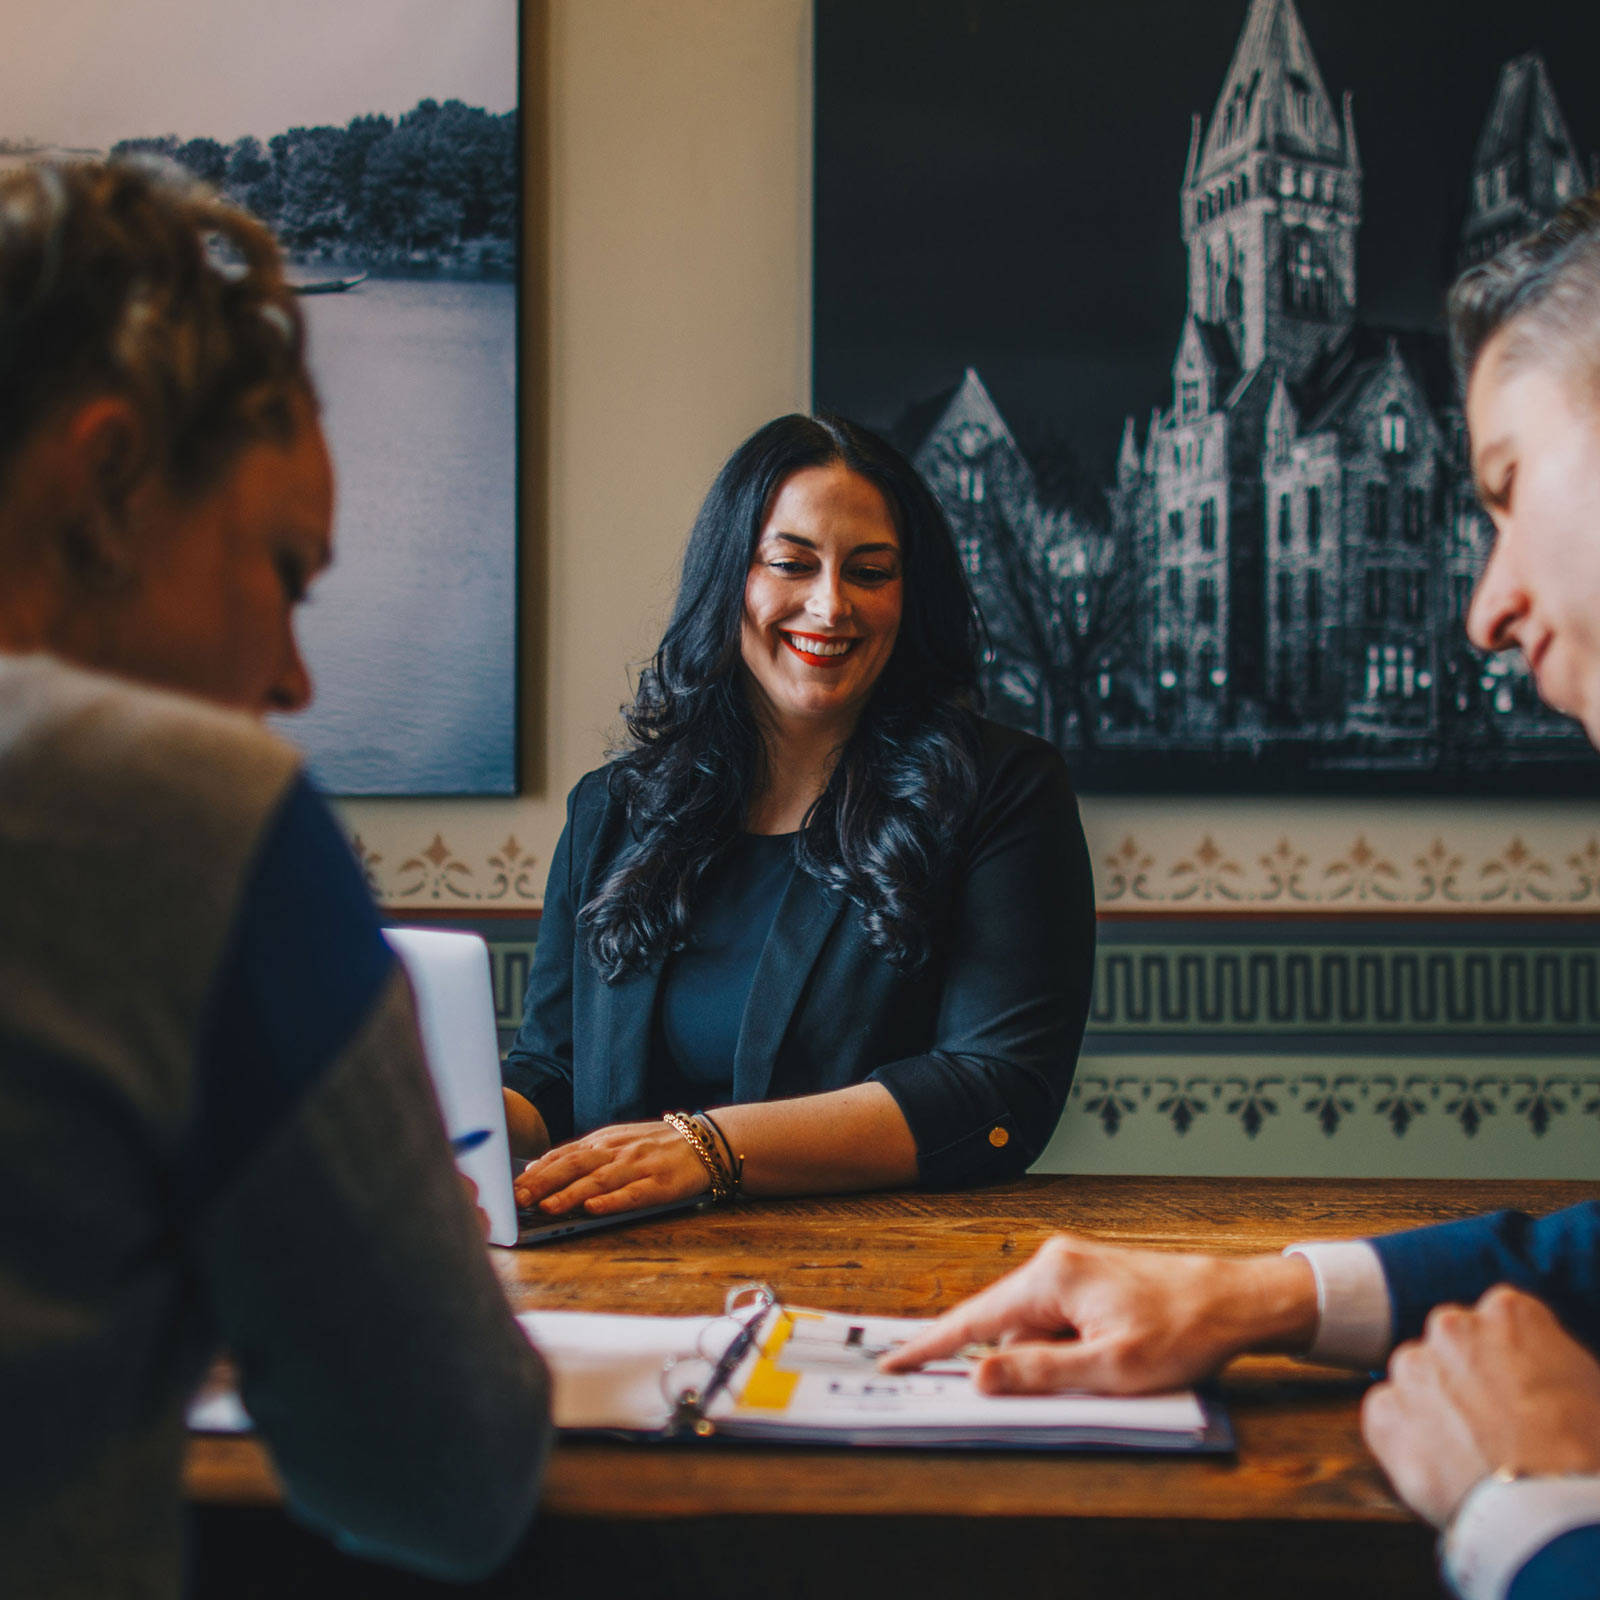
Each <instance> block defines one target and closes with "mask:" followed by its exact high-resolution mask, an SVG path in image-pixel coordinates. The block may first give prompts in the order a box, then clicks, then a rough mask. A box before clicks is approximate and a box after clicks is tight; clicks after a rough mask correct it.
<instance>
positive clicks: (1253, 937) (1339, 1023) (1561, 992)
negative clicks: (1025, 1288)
mask: <svg viewBox="0 0 1600 1600" xmlns="http://www.w3.org/2000/svg"><path fill="white" fill-rule="evenodd" d="M390 920H392V921H396V922H399V921H404V920H406V917H405V915H404V914H403V913H396V914H392V915H391V918H390ZM427 920H430V921H434V922H438V921H440V920H448V922H449V924H450V926H452V927H467V928H472V929H474V930H476V931H477V932H479V933H481V934H482V935H483V936H484V937H485V938H486V939H487V940H488V943H489V948H490V956H491V968H492V972H493V977H494V991H495V1005H496V1010H497V1013H498V1023H499V1027H500V1030H501V1042H502V1045H505V1044H508V1043H509V1042H510V1039H511V1036H512V1034H513V1033H514V1032H515V1030H516V1027H517V1024H518V1023H519V1022H520V1020H521V1012H522V994H523V990H524V989H525V987H526V985H527V980H528V970H529V965H530V963H531V961H532V959H533V951H534V947H535V945H536V943H537V941H538V920H537V918H536V917H533V916H527V915H517V914H506V913H503V912H491V913H489V914H478V915H472V914H470V913H468V914H463V913H459V912H458V913H456V914H453V915H450V916H449V917H448V919H444V918H441V917H440V916H439V915H438V913H437V912H435V913H433V915H432V916H431V917H428V919H427ZM1035 1170H1036V1171H1041V1172H1073V1171H1075V1172H1100V1173H1141V1174H1155V1175H1161V1174H1173V1175H1178V1174H1184V1175H1198V1174H1214V1175H1223V1176H1229V1175H1236V1176H1239V1177H1272V1176H1279V1177H1281V1176H1303V1177H1455V1178H1461V1177H1506V1178H1575V1179H1593V1180H1596V1181H1600V919H1593V918H1589V917H1584V918H1578V917H1573V916H1566V917H1559V918H1542V919H1539V918H1522V917H1517V918H1511V917H1505V918H1490V917H1482V916H1480V917H1459V916H1457V917H1449V916H1445V917H1439V918H1428V919H1421V918H1406V919H1396V918H1392V917H1391V918H1384V917H1381V916H1380V917H1374V918H1371V919H1355V918H1329V917H1322V918H1316V919H1311V918H1297V919H1294V920H1293V921H1289V920H1287V919H1284V920H1279V919H1276V918H1273V919H1262V918H1254V917H1252V918H1248V919H1228V920H1223V919H1219V918H1215V917H1211V918H1206V917H1192V918H1183V919H1179V918H1173V917H1147V918H1129V919H1126V920H1115V921H1105V922H1102V924H1101V927H1100V934H1099V947H1098V950H1097V954H1096V977H1095V991H1094V1003H1093V1009H1092V1012H1091V1016H1090V1023H1089V1030H1088V1033H1087V1036H1086V1037H1085V1040H1084V1049H1083V1054H1082V1057H1081V1059H1080V1061H1079V1065H1078V1072H1077V1077H1076V1080H1075V1082H1074V1084H1073V1089H1072V1093H1071V1096H1070V1097H1069V1099H1068V1102H1067V1109H1066V1112H1065V1114H1064V1115H1063V1117H1062V1120H1061V1125H1060V1127H1059V1128H1058V1129H1057V1131H1056V1135H1055V1138H1054V1139H1053V1140H1052V1141H1051V1143H1050V1146H1049V1148H1048V1149H1047V1150H1046V1151H1045V1152H1044V1154H1043V1156H1042V1157H1041V1158H1040V1160H1039V1162H1038V1163H1037V1164H1036V1166H1035Z"/></svg>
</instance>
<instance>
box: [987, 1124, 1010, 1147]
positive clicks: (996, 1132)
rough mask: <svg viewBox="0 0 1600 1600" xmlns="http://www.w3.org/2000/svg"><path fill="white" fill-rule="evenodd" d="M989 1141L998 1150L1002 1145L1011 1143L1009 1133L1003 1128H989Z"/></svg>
mask: <svg viewBox="0 0 1600 1600" xmlns="http://www.w3.org/2000/svg"><path fill="white" fill-rule="evenodd" d="M989 1143H990V1144H992V1145H993V1146H994V1147H995V1149H996V1150H998V1149H999V1148H1000V1147H1001V1146H1002V1145H1007V1144H1010V1143H1011V1135H1010V1134H1009V1133H1007V1132H1006V1130H1005V1129H1004V1128H991V1129H990V1130H989Z"/></svg>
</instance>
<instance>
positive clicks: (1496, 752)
mask: <svg viewBox="0 0 1600 1600" xmlns="http://www.w3.org/2000/svg"><path fill="white" fill-rule="evenodd" d="M1464 165H1465V164H1464ZM1465 176H1466V173H1465V170H1464V171H1463V177H1465ZM1583 177H1584V171H1583V164H1582V162H1581V161H1580V159H1579V157H1578V155H1577V152H1576V150H1575V149H1574V147H1573V145H1572V141H1571V138H1570V136H1569V135H1568V133H1567V131H1566V125H1565V122H1564V120H1563V118H1562V115H1561V111H1560V108H1559V106H1558V105H1557V103H1556V100H1555V96H1554V92H1553V90H1552V89H1551V86H1550V82H1549V77H1548V74H1547V73H1546V71H1545V68H1544V65H1543V63H1542V62H1541V61H1540V60H1539V58H1538V57H1537V56H1531V55H1530V56H1524V57H1521V58H1519V59H1518V60H1515V61H1512V62H1510V63H1508V64H1507V65H1506V66H1505V68H1504V69H1503V72H1502V74H1501V78H1500V83H1499V87H1498V90H1497V93H1496V96H1495V100H1494V104H1493V106H1492V108H1491V111H1490V113H1489V117H1488V120H1487V122H1486V123H1485V126H1484V131H1483V134H1482V137H1481V138H1480V140H1479V145H1478V150H1477V159H1476V164H1475V166H1474V168H1473V170H1472V172H1471V180H1470V190H1471V201H1470V209H1469V214H1468V220H1467V223H1466V226H1465V231H1464V236H1463V240H1462V245H1461V256H1462V259H1463V261H1470V260H1473V259H1480V258H1481V257H1482V256H1483V255H1484V254H1485V253H1486V252H1488V251H1491V250H1493V249H1495V248H1498V247H1499V245H1500V244H1503V243H1504V242H1506V241H1507V240H1508V239H1509V238H1512V237H1516V236H1520V235H1521V234H1522V233H1524V232H1526V231H1528V229H1530V228H1532V227H1536V226H1538V225H1539V224H1540V223H1541V222H1543V221H1545V220H1546V219H1547V218H1548V217H1549V216H1551V215H1553V214H1554V212H1555V210H1556V209H1558V208H1559V206H1560V205H1561V204H1562V203H1563V202H1564V201H1565V200H1566V199H1567V198H1570V196H1571V195H1572V194H1574V193H1576V192H1578V191H1579V190H1580V189H1581V188H1582V187H1583ZM1179 203H1180V229H1181V234H1182V238H1183V242H1184V245H1185V248H1186V252H1187V307H1186V311H1185V315H1184V319H1183V323H1182V326H1181V329H1180V331H1179V336H1178V341H1177V350H1176V354H1175V357H1174V361H1173V366H1172V390H1171V394H1170V397H1169V398H1167V400H1166V403H1165V404H1164V405H1163V406H1161V407H1159V408H1158V409H1156V410H1155V411H1154V412H1153V413H1152V415H1151V418H1150V420H1149V422H1148V423H1147V424H1146V426H1145V429H1144V430H1143V434H1142V437H1141V431H1140V429H1139V426H1138V424H1137V422H1136V420H1135V419H1134V418H1131V417H1130V418H1128V419H1127V422H1126V424H1125V427H1124V431H1123V438H1122V448H1121V451H1120V454H1119V459H1118V466H1117V481H1116V484H1115V486H1114V488H1112V489H1110V490H1109V492H1108V493H1107V495H1106V504H1107V507H1108V510H1107V512H1106V514H1105V515H1104V516H1102V517H1100V518H1099V519H1098V520H1096V519H1094V518H1092V517H1085V516H1084V515H1083V514H1082V512H1081V510H1080V511H1079V512H1076V513H1075V512H1073V511H1069V510H1064V509H1060V508H1052V507H1050V506H1048V505H1046V504H1043V503H1041V501H1040V499H1039V496H1038V494H1037V492H1036V487H1035V485H1034V484H1033V482H1032V479H1031V476H1030V466H1029V463H1028V461H1027V459H1026V457H1025V455H1024V452H1023V451H1022V450H1021V449H1020V448H1019V446H1018V444H1017V441H1016V439H1015V438H1014V437H1013V436H1012V433H1011V431H1010V429H1009V428H1008V427H1007V425H1006V422H1005V420H1004V418H1003V417H1001V415H1000V413H999V411H998V410H997V408H996V407H995V405H994V402H993V400H992V399H991V398H990V396H989V394H988V392H987V390H986V389H985V388H984V386H983V383H982V380H981V378H980V377H979V375H978V374H977V373H976V372H975V371H973V370H971V369H969V370H968V371H967V373H966V375H965V378H964V379H963V381H962V383H961V384H959V385H958V386H957V388H956V389H955V390H953V391H951V392H949V393H947V394H946V395H944V396H940V397H939V398H938V399H937V400H936V401H935V402H932V403H930V405H929V406H925V407H922V408H917V409H916V410H914V411H912V412H909V413H907V416H906V418H905V419H904V420H903V422H902V424H901V428H900V430H899V431H900V434H901V436H902V438H903V439H905V440H906V441H907V442H908V443H910V444H911V445H912V446H913V447H914V448H915V449H916V461H917V464H918V466H919V468H921V470H923V472H924V473H925V474H926V475H927V477H928V478H929V481H930V482H931V483H932V485H933V487H934V489H935V492H936V493H938V494H939V495H940V497H941V499H942V500H943V502H944V504H945V505H946V506H947V508H948V509H949V510H950V512H951V516H952V520H953V522H954V524H955V527H956V532H957V537H958V539H959V540H960V543H961V548H962V553H963V559H964V562H965V564H966V567H967V571H968V573H969V576H970V577H971V579H972V582H973V586H974V590H975V592H976V594H977V597H978V600H979V604H980V606H981V608H982V609H983V611H984V615H985V618H986V620H987V621H988V623H989V627H990V635H991V646H990V653H989V662H988V688H989V690H990V698H991V704H992V705H993V706H994V708H995V711H996V714H999V715H1001V716H1004V717H1006V718H1007V719H1008V720H1012V721H1016V722H1019V723H1021V724H1022V725H1024V726H1029V727H1032V728H1034V729H1035V730H1036V731H1038V732H1040V733H1042V734H1043V735H1045V736H1046V737H1048V738H1051V739H1052V740H1053V741H1055V742H1057V743H1059V744H1061V745H1062V746H1063V747H1064V748H1067V749H1069V750H1073V751H1076V752H1078V753H1079V754H1080V756H1082V755H1084V754H1087V755H1088V756H1089V757H1090V758H1091V759H1090V760H1089V761H1087V762H1084V761H1082V760H1080V762H1079V767H1080V771H1081V772H1083V773H1084V775H1085V776H1087V777H1088V778H1089V779H1090V780H1091V783H1099V784H1100V785H1101V786H1107V785H1109V786H1115V784H1116V780H1117V779H1118V778H1119V777H1121V778H1126V779H1131V780H1132V781H1133V783H1134V784H1135V786H1138V787H1145V786H1147V783H1148V782H1150V781H1153V782H1156V783H1162V782H1171V781H1172V777H1173V774H1175V773H1179V774H1181V773H1182V772H1183V771H1184V770H1189V771H1190V772H1192V773H1194V774H1196V775H1201V774H1204V773H1208V772H1209V773H1212V774H1216V773H1231V774H1232V775H1233V777H1234V778H1235V779H1240V780H1242V785H1243V786H1244V787H1253V786H1255V785H1256V784H1257V783H1258V782H1259V783H1261V784H1263V785H1265V786H1270V787H1279V786H1285V785H1287V786H1290V787H1293V786H1296V785H1297V784H1298V783H1299V782H1301V781H1303V779H1304V777H1305V775H1306V774H1308V773H1313V772H1320V773H1335V772H1339V771H1344V772H1347V773H1351V774H1371V773H1374V772H1388V773H1392V774H1396V775H1398V776H1399V777H1400V779H1401V780H1402V781H1404V779H1405V778H1406V777H1407V776H1410V777H1413V778H1415V777H1418V776H1422V775H1428V774H1440V773H1450V772H1455V771H1460V770H1463V769H1467V768H1473V769H1478V770H1487V769H1492V768H1494V767H1496V766H1501V765H1503V764H1504V763H1505V761H1506V760H1507V759H1508V758H1510V759H1526V760H1532V761H1539V760H1542V759H1550V758H1556V759H1571V758H1572V757H1573V756H1576V755H1578V754H1580V753H1581V752H1582V751H1583V750H1584V746H1583V743H1582V738H1581V734H1580V733H1579V732H1578V731H1577V730H1576V729H1575V728H1574V727H1573V725H1571V724H1570V723H1567V722H1566V721H1565V720H1564V719H1561V718H1558V717H1556V716H1554V715H1553V714H1552V713H1550V712H1549V711H1548V710H1547V709H1546V708H1545V707H1544V706H1543V705H1542V704H1541V703H1540V702H1539V701H1538V698H1537V695H1536V694H1535V693H1534V690H1533V685H1532V681H1531V678H1530V677H1529V675H1528V674H1527V671H1526V668H1525V666H1524V665H1523V663H1522V662H1521V659H1520V657H1518V658H1509V659H1495V660H1493V661H1486V660H1485V659H1484V658H1483V657H1482V656H1481V655H1480V654H1479V653H1477V652H1476V651H1474V650H1472V649H1471V648H1470V646H1469V645H1468V644H1467V641H1466V638H1465V634H1464V619H1465V614H1466V609H1467V604H1468V602H1469V600H1470V597H1471V593H1472V588H1473V585H1474V582H1475V580H1476V575H1477V573H1478V572H1479V571H1480V570H1481V567H1482V563H1483V559H1484V557H1485V555H1486V553H1487V549H1488V544H1489V539H1490V535H1491V530H1490V527H1489V523H1488V520H1487V518H1486V517H1485V516H1484V514H1483V513H1482V512H1481V510H1480V509H1479V507H1478V504H1477V500H1476V496H1475V494H1474V491H1473V485H1472V478H1471V470H1470V462H1469V456H1468V447H1467V439H1466V430H1465V423H1464V418H1463V416H1462V412H1461V407H1460V404H1459V400H1458V398H1457V394H1456V388H1455V382H1454V377H1453V374H1452V373H1451V371H1450V366H1449V357H1448V351H1447V349H1446V347H1445V343H1444V341H1443V339H1442V338H1441V337H1440V336H1439V335H1437V334H1436V333H1429V332H1418V331H1416V330H1406V329H1390V328H1384V327H1379V326H1375V325H1373V324H1371V323H1369V322H1367V321H1364V320H1363V319H1362V318H1361V316H1360V303H1359V283H1358V280H1357V269H1356V241H1357V235H1358V233H1359V230H1360V228H1361V225H1362V152H1361V150H1360V148H1359V146H1358V144H1357V139H1356V129H1355V118H1354V115H1353V108H1352V104H1351V99H1350V96H1349V95H1348V94H1347V95H1346V96H1345V97H1344V98H1343V100H1342V101H1341V102H1338V103H1336V102H1335V101H1334V99H1333V98H1332V96H1330V94H1329V92H1328V90H1327V88H1326V86H1325V84H1324V82H1323V79H1322V75H1321V73H1320V71H1319V70H1318V67H1317V63H1316V60H1315V57H1314V56H1313V54H1312V51H1311V46H1310V42H1309V40H1308V38H1307V36H1306V33H1305V30H1304V27H1303V25H1302V23H1301V21H1300V17H1299V15H1298V13H1297V12H1296V10H1295V6H1294V3H1293V0H1252V3H1251V6H1250V10H1249V14H1248V16H1247V18H1246V21H1245V25H1244V30H1243V33H1242V34H1241V36H1240V39H1239V42H1238V45H1237V48H1236V50H1235V52H1234V56H1233V60H1232V63H1231V65H1230V67H1229V69H1228V72H1227V75H1226V77H1225V79H1224V81H1223V85H1222V89H1221V93H1220V94H1219V96H1218V99H1217V102H1216V106H1215V109H1214V111H1213V113H1212V116H1211V118H1210V122H1209V125H1207V124H1205V123H1204V122H1203V119H1202V118H1201V117H1200V116H1198V115H1197V116H1196V117H1195V118H1194V120H1193V124H1192V131H1191V137H1190V145H1189V152H1188V159H1187V163H1186V166H1185V170H1184V175H1183V181H1182V186H1181V191H1180V195H1179ZM1443 287H1444V286H1443V285H1441V294H1442V291H1443ZM918 441H920V443H919V442H918ZM1030 611H1031V612H1036V613H1042V615H1033V616H1030V615H1028V614H1027V613H1029V612H1030ZM1175 756H1176V757H1177V758H1178V761H1177V763H1176V765H1174V764H1173V758H1174V757H1175ZM1185 758H1187V759H1188V763H1189V765H1188V768H1187V769H1185V766H1184V760H1185ZM1178 781H1179V782H1180V783H1181V781H1182V779H1181V776H1180V777H1179V779H1178ZM1202 781H1203V780H1202Z"/></svg>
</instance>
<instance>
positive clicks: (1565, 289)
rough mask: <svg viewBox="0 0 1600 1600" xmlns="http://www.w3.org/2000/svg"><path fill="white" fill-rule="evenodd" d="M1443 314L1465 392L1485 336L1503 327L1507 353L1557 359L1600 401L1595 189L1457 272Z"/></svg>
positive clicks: (1599, 213) (1599, 220) (1599, 226)
mask: <svg viewBox="0 0 1600 1600" xmlns="http://www.w3.org/2000/svg"><path fill="white" fill-rule="evenodd" d="M1449 314H1450V344H1451V354H1452V356H1453V358H1454V361H1455V368H1456V377H1457V378H1458V380H1459V381H1460V384H1461V389H1462V392H1463V393H1465V392H1466V387H1467V384H1468V382H1469V381H1470V380H1471V377H1472V373H1473V369H1474V368H1475V367H1476V366H1477V364H1478V362H1479V361H1480V360H1481V359H1482V357H1483V352H1484V350H1485V349H1486V348H1487V347H1488V345H1489V341H1490V340H1491V339H1493V338H1494V337H1495V335H1496V334H1498V333H1500V332H1501V331H1502V330H1509V332H1508V341H1509V343H1508V348H1507V356H1508V359H1511V360H1513V361H1526V360H1547V359H1550V358H1552V357H1553V358H1556V359H1558V360H1559V361H1560V362H1561V363H1562V365H1563V366H1564V367H1565V368H1566V370H1567V372H1568V374H1569V375H1570V376H1571V377H1572V378H1574V379H1575V380H1576V382H1577V384H1578V386H1579V388H1580V389H1581V390H1582V391H1583V392H1584V393H1586V394H1589V395H1591V396H1592V397H1593V398H1594V399H1595V400H1596V401H1597V402H1600V189H1597V190H1595V191H1594V192H1593V193H1591V194H1586V195H1582V196H1580V197H1579V198H1578V199H1576V200H1569V201H1568V202H1567V204H1566V205H1565V206H1563V207H1562V208H1561V210H1560V211H1558V212H1557V213H1556V215H1555V216H1554V217H1552V218H1551V219H1550V221H1549V222H1547V223H1546V224H1545V226H1544V227H1542V228H1541V229H1540V230H1539V231H1538V232H1537V233H1533V234H1529V236H1528V237H1527V238H1526V239H1520V240H1518V241H1517V242H1516V243H1515V244H1511V245H1507V246H1506V248H1505V249H1504V250H1502V251H1501V252H1500V253H1499V254H1498V255H1496V256H1493V257H1491V258H1490V259H1489V260H1488V261H1485V262H1482V263H1481V264H1480V265H1478V266H1475V267H1473V268H1471V269H1470V270H1469V271H1467V272H1465V273H1463V274H1462V275H1461V277H1460V278H1459V279H1458V280H1457V282H1456V285H1455V287H1454V288H1453V289H1452V290H1451V291H1450V302H1449Z"/></svg>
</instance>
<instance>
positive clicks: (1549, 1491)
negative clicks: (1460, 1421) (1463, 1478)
mask: <svg viewBox="0 0 1600 1600" xmlns="http://www.w3.org/2000/svg"><path fill="white" fill-rule="evenodd" d="M1597 1522H1600V1476H1596V1477H1584V1478H1513V1479H1511V1480H1510V1481H1506V1480H1504V1479H1501V1478H1492V1477H1491V1478H1485V1479H1484V1480H1483V1481H1482V1482H1481V1483H1479V1484H1478V1485H1476V1487H1474V1488H1473V1489H1472V1490H1471V1491H1470V1492H1469V1493H1468V1495H1467V1498H1466V1499H1465V1500H1463V1501H1462V1502H1461V1509H1460V1510H1459V1511H1457V1513H1456V1517H1455V1521H1454V1522H1453V1523H1451V1525H1450V1532H1449V1535H1448V1537H1447V1538H1446V1539H1445V1544H1444V1571H1445V1576H1446V1577H1447V1578H1448V1579H1449V1580H1450V1586H1451V1587H1452V1588H1453V1589H1454V1590H1455V1592H1456V1593H1457V1594H1458V1595H1460V1596H1461V1600H1505V1594H1506V1591H1507V1590H1508V1589H1509V1588H1510V1587H1511V1582H1512V1579H1514V1578H1515V1577H1516V1575H1517V1574H1518V1573H1519V1572H1520V1571H1521V1570H1522V1569H1523V1567H1524V1566H1525V1565H1527V1563H1528V1562H1529V1561H1530V1560H1531V1559H1532V1558H1533V1557H1534V1556H1535V1555H1536V1554H1537V1553H1538V1552H1539V1551H1540V1550H1542V1549H1543V1548H1544V1547H1545V1546H1546V1545H1547V1544H1549V1543H1550V1541H1551V1540H1552V1539H1558V1538H1560V1536H1561V1535H1562V1534H1564V1533H1569V1532H1571V1530H1572V1529H1574V1528H1586V1527H1589V1526H1590V1525H1591V1524H1593V1523H1597Z"/></svg>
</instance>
